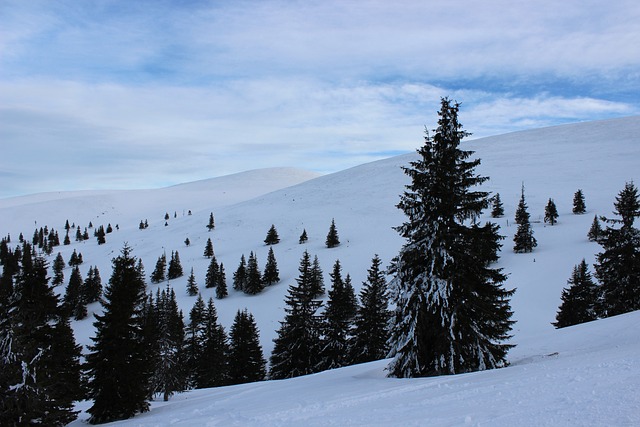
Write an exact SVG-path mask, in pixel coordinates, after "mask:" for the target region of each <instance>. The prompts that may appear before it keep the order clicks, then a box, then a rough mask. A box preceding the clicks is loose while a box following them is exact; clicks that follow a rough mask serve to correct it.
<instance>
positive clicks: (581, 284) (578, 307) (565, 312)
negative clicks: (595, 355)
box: [553, 259, 599, 328]
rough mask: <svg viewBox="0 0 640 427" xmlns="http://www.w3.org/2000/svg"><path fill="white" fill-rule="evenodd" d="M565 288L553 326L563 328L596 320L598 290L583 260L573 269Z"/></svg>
mask: <svg viewBox="0 0 640 427" xmlns="http://www.w3.org/2000/svg"><path fill="white" fill-rule="evenodd" d="M567 285H569V286H568V287H567V288H565V289H563V290H562V297H561V298H562V304H561V305H560V308H559V309H558V314H557V315H556V321H555V322H554V323H553V326H555V327H556V328H564V327H566V326H572V325H577V324H579V323H584V322H590V321H592V320H595V319H597V310H596V305H597V300H598V293H599V289H598V286H597V285H596V284H595V283H594V282H593V279H592V278H591V273H589V268H588V266H587V263H586V262H585V260H584V259H583V260H582V262H581V263H580V264H579V265H576V266H575V267H573V273H572V275H571V278H570V279H569V280H568V281H567Z"/></svg>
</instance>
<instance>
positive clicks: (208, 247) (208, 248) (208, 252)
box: [203, 237, 213, 258]
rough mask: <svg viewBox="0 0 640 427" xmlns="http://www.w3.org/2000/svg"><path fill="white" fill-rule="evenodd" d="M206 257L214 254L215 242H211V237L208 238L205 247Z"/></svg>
mask: <svg viewBox="0 0 640 427" xmlns="http://www.w3.org/2000/svg"><path fill="white" fill-rule="evenodd" d="M203 255H204V256H205V257H206V258H211V257H212V256H213V243H212V242H211V237H209V238H208V239H207V244H206V245H205V247H204V254H203Z"/></svg>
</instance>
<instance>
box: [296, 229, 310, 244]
mask: <svg viewBox="0 0 640 427" xmlns="http://www.w3.org/2000/svg"><path fill="white" fill-rule="evenodd" d="M308 240H309V237H307V229H306V228H305V229H303V230H302V234H301V235H300V239H298V243H299V244H303V243H307V241H308Z"/></svg>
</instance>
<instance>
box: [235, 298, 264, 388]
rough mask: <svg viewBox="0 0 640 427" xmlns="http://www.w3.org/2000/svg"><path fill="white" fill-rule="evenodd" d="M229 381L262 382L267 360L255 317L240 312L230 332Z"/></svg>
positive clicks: (240, 382) (237, 382)
mask: <svg viewBox="0 0 640 427" xmlns="http://www.w3.org/2000/svg"><path fill="white" fill-rule="evenodd" d="M229 338H230V340H229V341H230V342H229V381H230V383H231V384H243V383H249V382H255V381H262V380H264V377H265V375H266V363H267V362H266V360H265V359H264V355H263V354H262V346H261V345H260V334H259V331H258V327H257V326H256V322H255V319H254V318H253V315H252V314H251V313H249V312H247V310H246V309H245V310H244V311H240V310H238V312H237V313H236V317H235V319H234V320H233V325H232V326H231V330H230V331H229Z"/></svg>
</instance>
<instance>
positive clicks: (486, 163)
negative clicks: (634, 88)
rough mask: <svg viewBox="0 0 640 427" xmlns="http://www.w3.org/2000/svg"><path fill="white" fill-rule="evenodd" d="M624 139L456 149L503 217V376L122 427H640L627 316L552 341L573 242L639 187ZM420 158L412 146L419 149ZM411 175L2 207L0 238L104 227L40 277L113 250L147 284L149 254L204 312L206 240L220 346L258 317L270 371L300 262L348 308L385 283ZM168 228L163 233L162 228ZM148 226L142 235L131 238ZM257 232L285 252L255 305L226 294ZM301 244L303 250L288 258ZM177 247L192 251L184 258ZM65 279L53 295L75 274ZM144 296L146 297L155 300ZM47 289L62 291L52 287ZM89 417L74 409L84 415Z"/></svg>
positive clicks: (301, 389) (596, 126) (355, 374)
mask: <svg viewBox="0 0 640 427" xmlns="http://www.w3.org/2000/svg"><path fill="white" fill-rule="evenodd" d="M462 118H463V119H464V112H463V113H462ZM463 121H464V120H463ZM469 130H470V131H473V129H469ZM418 132H419V130H418ZM638 135H640V117H629V118H623V119H613V120H605V121H598V122H589V123H578V124H572V125H564V126H558V127H552V128H544V129H536V130H531V131H523V132H517V133H511V134H506V135H501V136H496V137H490V138H483V139H477V140H471V141H468V142H465V143H463V148H464V149H471V150H475V151H476V156H477V157H480V158H481V159H482V164H481V166H480V167H479V169H478V172H480V173H481V174H484V175H488V176H490V177H491V180H490V181H488V182H487V183H486V184H485V185H483V186H482V187H481V188H482V189H483V190H488V191H492V192H499V193H500V196H501V199H502V202H503V203H504V208H505V216H504V217H503V218H500V219H498V220H497V221H496V222H497V223H498V224H499V225H500V226H501V230H500V231H501V233H502V234H503V235H505V240H504V241H503V243H504V247H503V250H502V253H501V259H500V261H499V264H498V266H499V267H502V268H504V271H505V273H506V274H508V280H507V286H508V287H509V288H516V289H517V290H516V293H515V294H514V296H513V298H512V308H513V310H514V318H515V320H517V323H516V325H515V326H514V331H513V334H514V337H513V343H515V344H517V347H515V349H513V350H512V351H511V352H510V353H509V360H510V362H511V366H510V367H508V368H504V369H499V370H494V371H487V372H480V373H473V374H466V375H458V376H450V377H440V378H431V379H413V380H398V379H387V378H385V372H384V367H385V366H386V364H387V363H388V361H386V362H385V361H379V362H374V363H370V364H364V365H359V366H354V367H348V368H343V369H338V370H333V371H329V372H325V373H320V374H316V375H311V376H308V377H303V378H296V379H293V380H286V381H270V382H262V383H257V384H249V385H241V386H233V387H224V388H219V389H211V390H197V391H192V392H189V393H183V394H180V395H176V396H174V397H172V399H171V400H170V401H169V402H167V403H165V402H154V403H153V404H152V407H153V409H152V411H151V412H149V413H146V414H142V415H140V416H138V417H136V418H135V419H133V420H130V421H127V422H123V423H122V424H131V425H143V426H151V425H212V426H213V425H243V426H244V425H267V426H286V425H341V426H344V425H381V426H382V425H437V426H440V425H443V426H447V425H478V426H480V425H491V426H495V425H498V426H499V425H504V426H506V425H542V426H544V425H639V424H640V408H639V407H638V406H639V397H638V394H637V384H638V383H639V382H638V380H639V379H640V378H638V377H639V375H640V367H639V366H638V360H639V359H638V357H637V354H638V350H640V348H639V347H640V339H639V338H640V332H639V331H638V328H637V324H638V320H640V319H639V317H638V313H631V314H628V315H624V316H619V317H617V318H611V319H606V320H601V321H596V322H592V323H590V324H585V325H580V326H577V327H574V328H568V329H565V330H555V329H553V327H552V326H551V322H553V321H554V320H555V313H556V310H557V308H558V306H559V304H560V295H561V291H562V288H563V287H565V286H566V281H567V279H568V278H569V277H570V275H571V271H572V270H573V267H574V265H576V264H578V263H579V262H580V261H581V260H582V258H585V259H586V261H587V263H588V264H589V265H590V267H592V265H593V261H594V258H595V254H596V253H597V252H598V251H599V250H600V247H599V246H598V245H597V244H595V243H591V242H589V241H588V240H587V237H586V234H587V232H588V230H589V227H590V226H591V222H592V220H593V216H594V214H598V215H608V216H611V215H612V213H611V212H612V210H613V201H614V199H615V196H616V195H617V194H618V192H619V191H620V190H622V188H623V187H624V184H625V182H628V181H635V182H636V183H637V182H640V177H639V176H638V173H639V170H640V168H639V167H638V166H640V142H639V139H638ZM421 141H422V135H420V134H418V133H416V148H417V147H418V146H419V145H420V143H421ZM413 159H415V154H413V153H410V154H407V155H402V156H397V157H393V158H389V159H385V160H381V161H377V162H373V163H368V164H364V165H361V166H358V167H355V168H351V169H348V170H345V171H342V172H338V173H334V174H330V175H325V176H320V177H318V176H317V174H314V173H311V172H305V171H301V170H299V169H287V168H283V169H265V170H258V171H251V172H246V173H243V174H236V175H231V176H228V177H222V178H214V179H211V180H205V181H200V182H196V183H188V184H183V185H180V186H174V187H169V188H163V189H157V190H136V191H99V192H96V191H86V192H74V193H48V194H38V195H33V196H25V197H19V198H10V199H0V235H2V236H4V235H6V234H7V233H11V238H12V242H14V243H15V242H17V237H18V234H19V232H21V231H22V232H23V233H24V236H25V238H27V239H29V240H30V239H31V236H32V234H33V230H34V228H35V227H36V226H37V227H41V226H44V225H45V224H46V225H48V226H49V227H50V228H51V227H53V228H55V229H56V230H57V231H58V233H59V234H60V239H61V240H62V239H63V237H64V228H63V226H64V223H65V220H67V219H68V220H69V221H70V222H75V224H76V225H80V226H81V227H82V229H84V227H85V226H86V225H87V224H88V222H89V221H92V222H93V224H94V225H95V226H99V225H105V226H106V225H107V224H108V223H111V224H112V225H113V226H114V227H115V225H116V224H118V225H119V230H114V232H113V233H111V234H107V236H106V238H107V243H106V244H104V245H100V246H98V245H97V243H96V241H95V238H93V237H92V238H91V239H90V240H88V241H86V242H82V243H77V242H75V241H73V235H72V236H71V238H72V244H71V245H70V246H60V247H58V248H56V249H55V251H54V253H53V254H52V257H51V261H52V260H53V257H55V255H56V253H57V252H58V251H60V252H62V255H63V257H64V258H65V260H68V258H69V256H70V255H71V253H72V251H73V250H74V249H76V250H77V251H79V252H81V253H82V255H83V258H84V261H85V263H84V264H83V265H82V266H81V271H82V274H83V277H86V274H87V270H88V269H89V266H91V265H97V266H98V268H99V270H100V274H101V277H102V279H103V283H106V282H107V280H108V278H109V276H110V273H111V259H112V258H113V257H114V256H116V255H117V254H118V253H119V251H120V249H121V248H122V246H123V244H124V242H128V244H129V245H130V246H131V247H132V248H133V254H134V255H135V256H137V257H140V258H142V260H143V262H144V264H145V267H146V272H147V275H149V274H150V273H151V271H152V270H153V267H154V266H155V262H156V260H157V258H158V257H159V256H160V255H161V254H162V253H163V252H167V253H170V252H171V251H172V250H178V251H179V253H180V259H181V261H182V266H183V270H184V271H185V272H189V271H190V269H191V267H193V269H194V273H195V276H196V280H197V282H198V285H199V286H200V290H201V291H202V294H203V297H204V298H205V299H208V298H209V297H210V296H214V289H204V276H205V272H206V268H207V266H208V264H209V260H208V259H206V258H205V257H204V256H203V251H204V247H205V243H206V241H207V238H208V237H211V238H212V241H213V244H214V250H215V254H216V258H217V260H218V262H223V263H224V266H225V270H226V273H227V280H228V284H229V288H230V296H229V297H228V298H226V299H224V300H215V304H216V308H217V310H218V315H219V319H220V321H221V323H222V324H223V325H224V326H225V328H226V330H227V331H228V329H229V327H230V326H231V324H232V322H233V317H234V316H235V313H236V311H237V310H238V309H244V308H247V309H248V310H249V311H250V312H251V313H253V315H254V316H255V319H256V322H257V325H258V327H259V329H260V334H261V343H262V346H263V350H264V352H265V356H266V357H267V358H268V356H269V354H270V352H271V349H272V348H273V342H272V340H273V338H275V335H276V330H277V329H278V327H279V323H278V322H279V321H280V320H282V319H283V317H284V296H285V294H286V291H287V288H288V285H289V284H290V283H291V282H292V281H293V280H294V279H295V278H296V277H297V275H298V265H299V261H300V258H301V256H302V253H303V252H304V250H305V249H306V250H308V251H309V253H310V254H311V256H315V255H317V256H318V258H319V260H320V263H321V266H322V268H323V270H324V272H325V284H326V286H327V287H328V286H329V285H330V278H329V275H328V273H329V272H330V271H331V266H332V265H333V263H334V262H335V260H336V259H340V262H341V264H342V267H343V275H344V276H346V274H347V273H349V274H350V275H351V277H352V279H353V285H354V288H355V290H356V293H359V290H360V287H361V282H362V281H363V280H365V279H366V275H367V269H368V268H369V267H370V264H371V259H372V258H373V256H374V254H379V256H380V258H381V260H382V265H383V266H384V265H388V263H389V261H390V260H391V258H393V257H394V256H395V255H397V253H398V250H399V249H400V247H401V245H402V244H403V243H404V241H403V240H402V239H401V238H400V237H399V235H398V234H397V232H395V231H394V230H393V229H392V227H394V226H398V225H400V224H402V222H403V221H404V220H405V217H404V216H403V214H402V212H401V211H400V210H398V209H397V208H396V207H395V205H396V204H397V203H398V202H399V195H400V193H401V192H402V191H403V190H404V185H405V184H407V183H408V182H409V181H408V178H407V177H406V176H405V175H404V173H403V172H402V170H401V166H406V165H407V164H408V163H409V161H411V160H413ZM523 183H524V185H525V194H526V202H527V205H528V207H529V209H528V210H529V213H530V214H531V220H532V221H533V224H532V225H533V230H534V235H535V237H536V239H537V241H538V247H537V248H536V249H535V250H534V252H533V253H530V254H514V253H513V251H512V250H511V249H512V247H513V234H514V233H515V231H516V227H515V224H514V221H513V216H514V213H515V208H516V206H517V203H518V201H519V198H520V192H521V186H522V184H523ZM578 189H582V190H583V192H584V195H585V200H586V205H587V213H586V214H584V215H573V214H572V213H571V209H572V201H573V194H574V193H575V191H576V190H578ZM549 198H553V199H554V201H555V203H556V206H557V207H558V212H559V215H560V217H559V219H558V224H556V225H555V226H549V225H546V224H544V223H543V222H542V217H543V216H544V207H545V205H546V203H547V201H548V199H549ZM189 210H191V211H192V215H188V214H187V212H188V211H189ZM210 212H213V213H214V215H215V221H216V229H215V230H214V231H212V232H208V231H207V229H206V225H207V223H208V218H209V213H210ZM165 213H169V215H170V217H171V218H170V219H169V220H168V225H167V226H165V225H164V224H165V220H164V215H165ZM174 213H175V214H176V217H175V218H174ZM488 214H489V210H488V211H487V213H486V215H485V216H483V217H482V218H481V221H484V220H490V218H489V217H488ZM333 218H335V223H336V227H337V230H338V234H339V238H340V241H341V245H340V246H338V247H337V248H333V249H328V248H326V247H325V245H324V242H325V238H326V235H327V232H328V230H329V226H330V224H331V220H332V219H333ZM144 219H148V221H149V225H150V226H149V228H148V229H146V230H138V224H139V222H140V220H144ZM271 224H274V225H275V226H276V228H277V231H278V234H279V236H280V239H281V242H280V243H279V244H277V245H274V246H273V249H274V252H275V256H276V259H277V262H278V267H279V269H280V277H281V279H282V280H281V282H280V283H279V284H276V285H273V286H271V287H269V288H267V289H266V290H265V291H264V292H263V293H261V294H259V295H255V296H248V295H244V294H242V293H237V292H234V291H233V290H232V289H231V278H232V275H233V272H234V271H235V269H236V267H237V266H238V263H239V261H240V256H241V255H242V254H245V256H248V254H249V253H250V252H251V251H253V252H254V253H255V254H256V256H257V258H258V262H259V264H260V268H261V269H263V268H264V264H265V262H266V259H267V252H268V250H269V247H268V246H265V245H264V243H263V240H264V238H265V236H266V233H267V231H268V229H269V228H270V227H271ZM303 229H306V230H307V233H308V235H309V241H308V242H307V243H306V244H303V245H299V244H298V238H299V236H300V234H301V233H302V230H303ZM90 234H92V231H90ZM187 237H189V239H190V241H191V245H190V246H189V247H187V246H185V244H184V240H185V238H187ZM591 271H593V269H592V268H591ZM64 273H65V283H66V282H67V281H68V278H69V276H70V273H71V269H70V268H67V269H65V272H64ZM187 278H188V274H185V276H184V277H182V278H179V279H177V280H173V281H171V286H173V287H174V289H175V290H176V293H177V295H178V303H179V305H180V307H181V309H182V310H183V311H184V312H185V314H186V313H188V311H189V309H190V308H191V306H192V305H193V303H194V302H195V297H189V296H187V293H186V284H187ZM148 284H149V288H150V289H151V290H153V291H154V292H155V290H156V289H157V288H158V287H159V286H161V287H163V288H164V287H165V286H166V283H161V284H158V285H154V284H150V283H149V282H148ZM57 289H58V291H59V292H63V287H59V288H57ZM98 310H100V306H99V304H92V305H90V306H89V318H88V319H85V320H82V321H79V322H77V321H74V322H72V325H73V327H74V330H75V334H76V339H77V340H78V342H79V343H81V344H83V345H87V344H89V343H90V339H89V337H91V336H92V335H93V326H92V321H93V319H92V316H91V313H92V312H97V311H98ZM89 405H90V403H82V404H81V406H82V407H83V408H85V409H86V408H87V407H88V406H89ZM86 419H87V415H86V414H84V413H83V414H81V416H80V419H79V420H78V421H76V422H74V423H72V425H83V420H86Z"/></svg>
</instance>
